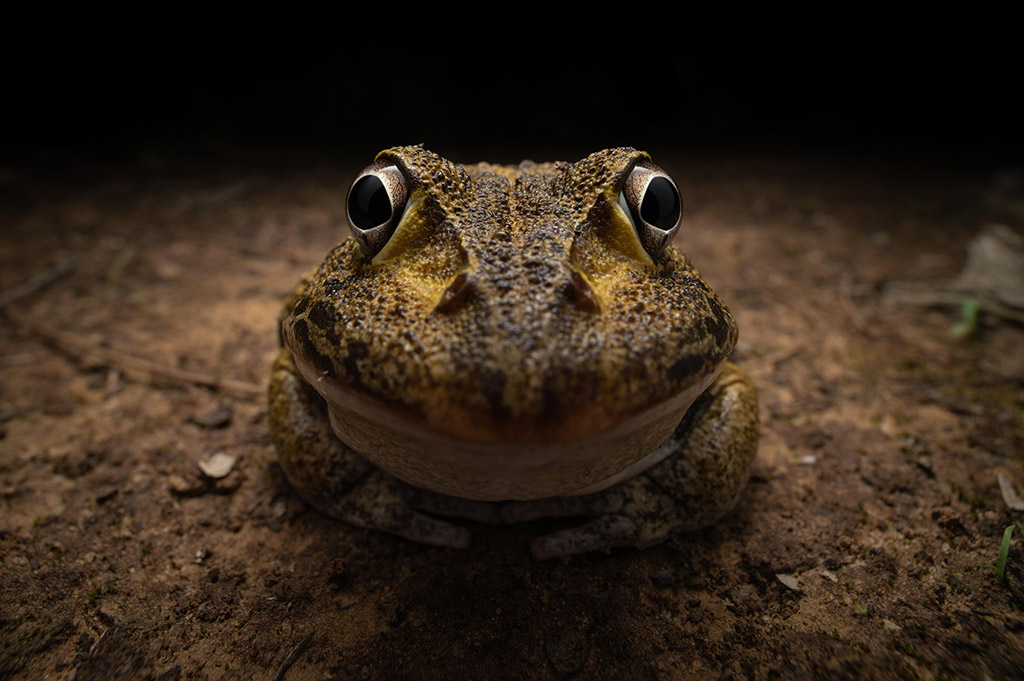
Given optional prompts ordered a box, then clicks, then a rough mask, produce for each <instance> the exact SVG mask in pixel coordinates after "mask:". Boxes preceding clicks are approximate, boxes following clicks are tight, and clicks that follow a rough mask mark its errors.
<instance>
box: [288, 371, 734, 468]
mask: <svg viewBox="0 0 1024 681" xmlns="http://www.w3.org/2000/svg"><path fill="white" fill-rule="evenodd" d="M293 356H294V359H295V364H296V366H297V367H298V369H299V372H300V373H301V374H302V375H303V377H304V378H305V379H306V381H308V382H309V384H310V385H311V386H312V387H313V389H314V390H316V391H317V392H318V393H319V394H320V396H321V397H323V398H324V400H325V401H326V402H327V404H328V406H329V407H331V408H332V409H340V410H341V411H343V412H349V413H353V414H357V415H358V416H360V417H361V418H363V419H366V420H367V421H370V422H372V423H377V424H380V426H381V427H384V428H389V429H393V430H396V431H402V432H405V433H407V434H408V435H409V436H410V437H416V438H419V439H423V440H436V441H438V442H439V443H441V442H445V443H462V444H470V443H472V444H476V445H479V446H480V447H482V448H484V449H489V450H492V451H495V452H501V451H509V452H511V451H517V450H520V449H523V448H524V447H537V446H544V445H553V446H559V445H571V444H576V443H579V442H582V441H586V440H593V439H600V438H609V437H611V438H615V437H620V436H621V435H622V434H623V433H629V432H633V431H636V430H637V429H640V428H643V427H644V425H645V424H646V423H650V422H653V421H658V420H660V419H662V418H663V417H664V416H665V415H666V414H671V413H677V412H679V411H680V410H683V411H685V410H686V409H687V408H689V406H690V404H692V403H693V401H694V400H695V399H696V398H697V396H698V395H700V394H701V393H703V392H704V391H705V390H706V389H707V387H708V386H709V385H711V383H712V382H713V381H714V380H715V378H717V377H718V374H719V373H721V371H722V368H723V367H724V366H725V362H726V360H725V359H723V360H722V361H721V362H720V363H719V364H718V365H717V366H716V367H714V368H713V369H712V370H711V371H710V372H709V373H707V374H705V375H704V376H702V377H699V378H698V379H697V380H695V381H694V382H693V383H691V384H690V385H689V386H687V387H686V388H684V389H683V390H681V391H680V392H678V393H676V394H674V395H672V396H670V397H669V398H667V399H665V400H663V401H661V402H658V403H655V404H652V405H649V406H647V407H646V408H644V409H642V410H640V411H638V412H637V413H634V414H631V415H628V416H626V417H625V418H621V419H619V420H617V421H610V420H608V419H606V418H605V419H598V420H595V419H591V418H589V417H588V416H587V415H586V414H579V415H577V416H576V417H575V418H573V417H572V416H571V415H570V416H569V417H567V418H564V419H562V420H561V421H560V422H559V423H554V424H553V423H551V422H550V421H549V420H545V421H544V422H538V423H536V424H534V423H522V422H505V423H498V424H495V423H494V422H493V419H491V418H490V416H489V415H488V416H486V417H485V416H483V415H478V414H472V413H466V412H464V411H453V412H452V413H451V414H449V415H447V418H446V417H444V416H441V417H435V419H434V421H433V422H431V421H429V420H427V419H425V418H424V417H423V416H422V415H420V414H418V413H415V412H414V411H413V410H411V409H407V408H403V407H401V406H396V405H394V404H389V403H386V402H384V401H383V400H380V399H378V398H376V397H374V396H373V395H369V394H367V393H366V392H364V391H360V390H359V389H358V388H355V387H352V386H348V385H345V384H343V383H342V382H341V381H339V380H338V379H337V378H336V377H335V376H333V375H332V374H330V373H326V372H323V371H321V370H319V369H317V368H316V367H315V366H314V365H313V363H312V362H310V361H308V360H305V359H303V358H302V357H300V356H298V355H294V353H293Z"/></svg>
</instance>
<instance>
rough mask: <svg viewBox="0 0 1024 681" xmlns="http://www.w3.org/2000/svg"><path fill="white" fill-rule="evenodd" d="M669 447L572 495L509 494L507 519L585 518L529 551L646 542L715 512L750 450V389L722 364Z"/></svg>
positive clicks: (727, 504)
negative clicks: (592, 489)
mask: <svg viewBox="0 0 1024 681" xmlns="http://www.w3.org/2000/svg"><path fill="white" fill-rule="evenodd" d="M673 442H674V445H673V446H674V449H675V450H676V451H675V453H674V454H672V455H670V456H669V457H668V458H666V459H665V460H663V461H661V462H660V463H658V464H656V465H655V466H653V467H652V468H650V469H648V470H646V471H644V472H643V473H641V474H640V475H637V476H636V477H634V478H631V479H629V480H625V481H623V482H621V483H619V484H617V485H614V486H612V487H609V488H608V489H606V490H604V491H602V492H597V493H596V494H588V495H584V496H578V497H562V498H555V499H539V500H536V501H521V502H509V503H506V504H505V505H504V506H503V507H502V517H503V519H504V520H505V521H506V522H510V523H517V522H525V521H529V520H534V519H537V518H547V517H568V516H584V517H589V518H591V520H590V521H589V522H586V523H584V524H583V525H580V526H579V527H574V528H570V529H567V530H562V531H560V532H555V533H553V534H549V535H547V536H544V537H540V538H539V539H536V540H534V542H533V544H532V545H531V547H530V548H531V551H532V553H533V555H534V557H535V558H537V559H538V560H544V559H547V558H559V557H566V556H571V555H574V554H578V553H587V552H590V551H607V550H609V549H612V548H616V547H624V546H633V547H637V548H645V547H647V546H652V545H654V544H658V543H660V542H663V541H665V540H666V539H668V538H669V537H671V536H673V535H674V534H676V533H679V532H690V531H693V530H697V529H700V528H702V527H706V526H707V525H710V524H711V523H713V522H715V521H716V520H718V519H719V518H720V517H721V516H722V515H724V514H725V513H726V512H727V511H728V510H729V509H731V508H732V507H733V506H734V505H735V504H736V501H737V500H738V499H739V495H740V492H741V491H742V489H743V486H744V485H745V484H746V481H747V475H748V471H749V469H750V464H751V462H752V461H753V459H754V455H755V453H756V452H757V397H756V394H755V391H754V387H753V385H752V384H751V382H750V379H749V378H747V376H746V374H744V373H743V372H742V371H740V370H739V369H738V368H737V367H736V366H735V365H733V364H727V365H726V367H725V369H724V370H723V371H722V373H721V375H720V376H719V377H718V379H716V381H715V382H714V383H713V384H712V385H711V387H709V388H708V390H707V391H706V392H705V393H704V394H703V395H701V396H700V397H699V398H698V399H697V400H696V401H695V402H694V404H693V406H692V407H690V409H689V411H687V413H686V415H685V416H684V417H683V420H682V422H681V423H680V424H679V426H678V427H677V428H676V430H675V432H674V433H673V434H672V438H671V439H670V443H673Z"/></svg>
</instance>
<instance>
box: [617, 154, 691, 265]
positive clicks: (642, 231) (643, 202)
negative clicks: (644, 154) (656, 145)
mask: <svg viewBox="0 0 1024 681" xmlns="http://www.w3.org/2000/svg"><path fill="white" fill-rule="evenodd" d="M619 207H620V208H622V211H623V212H624V213H625V214H626V215H627V216H628V217H629V220H630V222H632V223H633V228H634V229H635V230H636V234H637V237H639V239H640V243H642V244H643V246H644V250H646V251H647V253H648V254H649V255H650V256H651V257H652V258H653V257H657V256H658V255H660V254H661V253H662V251H664V250H665V247H666V246H668V244H669V243H670V242H671V241H672V238H673V237H674V236H675V235H676V232H678V231H679V224H680V222H681V221H682V217H683V201H682V198H681V197H680V196H679V189H678V188H677V187H676V183H675V182H673V181H672V178H671V177H669V176H668V174H667V173H666V172H665V171H664V170H662V169H661V168H659V167H658V166H656V165H654V164H653V163H643V162H642V163H638V164H637V165H635V166H633V169H632V170H631V171H630V172H629V175H627V176H626V179H625V180H624V181H623V183H622V189H621V190H620V191H619Z"/></svg>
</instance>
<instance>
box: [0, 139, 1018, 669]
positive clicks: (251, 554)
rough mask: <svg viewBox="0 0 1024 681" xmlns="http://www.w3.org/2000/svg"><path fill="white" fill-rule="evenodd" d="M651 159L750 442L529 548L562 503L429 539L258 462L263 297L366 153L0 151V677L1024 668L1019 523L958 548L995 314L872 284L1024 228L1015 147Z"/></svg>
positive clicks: (995, 382) (993, 424)
mask: <svg viewBox="0 0 1024 681" xmlns="http://www.w3.org/2000/svg"><path fill="white" fill-rule="evenodd" d="M437 151H439V152H442V153H443V152H445V151H446V150H444V149H437ZM651 151H652V152H653V153H654V155H655V158H656V159H657V161H658V162H659V163H660V164H661V165H663V166H665V167H666V168H667V169H669V170H670V171H671V172H672V173H673V175H674V177H675V179H676V180H677V182H678V184H679V185H680V187H681V189H682V191H683V195H684V199H685V201H686V206H687V213H686V216H685V219H684V220H685V221H684V226H683V229H682V230H681V234H680V236H679V237H678V240H677V243H678V244H679V245H680V247H681V248H682V249H683V250H684V251H686V252H687V253H688V254H689V255H690V256H691V257H692V259H693V260H694V261H695V263H696V264H697V266H698V267H699V268H700V269H701V271H702V273H703V274H704V276H705V279H706V280H707V281H708V282H709V283H710V284H711V285H712V287H714V288H715V289H716V290H717V291H718V292H719V293H720V294H721V295H722V297H723V298H724V299H725V300H726V302H727V303H728V304H729V305H730V307H731V308H732V310H733V312H734V313H735V315H736V317H737V319H738V322H739V326H740V337H741V340H740V344H739V346H738V347H737V349H736V353H735V357H734V359H735V360H736V361H737V362H738V363H740V364H741V365H743V366H744V367H746V369H747V371H749V372H750V373H751V375H752V376H753V378H754V380H755V382H756V383H757V385H758V388H759V391H760V399H761V420H762V439H761V446H760V451H759V455H758V459H757V461H756V463H755V465H754V470H753V476H752V479H751V481H750V484H749V486H748V488H747V490H746V493H745V495H744V497H743V498H742V500H741V502H740V504H739V506H738V507H737V508H736V510H735V511H734V512H733V513H731V514H730V515H729V516H728V517H727V518H726V519H725V520H723V521H722V522H721V523H719V524H718V525H716V526H714V527H712V528H710V529H707V530H705V531H702V532H698V533H695V534H692V535H685V536H680V537H678V538H677V539H675V540H673V541H671V542H669V543H667V544H664V545H661V546H657V547H654V548H651V549H648V550H646V551H642V552H641V551H637V550H616V551H613V552H611V553H610V554H598V555H590V556H584V557H577V558H573V559H571V560H568V561H564V562H559V561H549V562H536V561H534V560H533V559H532V558H531V557H530V555H529V552H528V546H529V542H530V540H531V538H533V537H535V536H537V535H539V534H541V533H544V532H548V531H551V530H552V529H554V528H557V527H559V526H562V525H564V524H565V523H564V522H561V521H544V522H538V523H532V524H528V525H524V526H516V527H489V526H473V528H472V529H473V531H474V538H475V540H474V544H473V545H472V546H471V547H470V548H469V549H467V550H464V551H455V550H441V549H435V548H429V547H424V546H418V545H414V544H412V543H409V542H406V541H403V540H400V539H396V538H393V537H390V536H386V535H383V534H377V533H372V532H366V531H362V530H357V529H353V528H350V527H347V526H344V525H341V524H339V523H337V522H335V521H332V520H330V519H329V518H327V517H325V516H324V515H322V514H320V513H319V512H317V511H315V510H312V509H311V508H310V507H308V506H307V505H306V504H305V503H303V502H302V500H301V499H299V498H298V497H297V496H296V495H295V493H294V492H292V491H291V489H290V488H289V486H288V483H287V481H286V480H285V479H284V477H283V474H282V472H281V469H280V467H279V466H278V464H277V457H276V454H275V452H274V449H273V446H272V444H271V440H270V436H269V433H268V430H267V413H266V406H265V400H264V397H263V391H264V389H265V385H266V380H267V376H268V370H269V367H270V363H271V361H272V357H273V355H274V352H275V349H276V344H277V339H276V335H275V323H276V315H277V312H278V308H279V305H280V303H281V301H282V299H283V298H284V296H285V295H286V294H287V292H288V291H289V290H290V288H291V287H292V286H293V284H294V283H295V282H296V281H297V279H298V277H299V276H300V274H301V273H302V272H303V271H305V270H306V269H307V268H309V267H310V266H312V265H314V264H316V263H318V262H319V261H320V260H321V258H322V257H323V255H324V254H325V253H326V252H327V250H328V249H329V248H331V247H332V246H333V245H334V244H336V243H337V242H338V241H339V240H340V239H342V238H344V237H346V236H347V233H346V228H345V227H344V226H343V225H344V195H345V190H346V189H347V186H348V183H349V182H350V180H351V178H352V175H353V173H354V172H355V171H357V170H358V169H359V168H360V167H361V166H362V165H364V160H363V159H356V160H353V161H352V163H351V164H348V163H344V164H343V163H336V162H334V163H328V162H325V161H323V160H322V159H319V160H317V159H306V158H285V159H282V158H274V157H270V156H262V157H255V158H253V157H246V158H231V159H218V160H215V161H209V160H208V161H205V162H201V163H200V162H196V161H187V162H186V161H180V160H175V159H172V158H169V157H163V158H161V157H156V156H153V157H148V158H146V159H144V160H142V161H140V162H138V163H133V164H118V165H107V166H95V165H92V166H90V165H83V164H78V165H73V166H70V167H64V168H62V169H61V170H60V171H59V172H57V171H49V172H38V171H35V170H28V169H24V168H7V169H5V170H4V171H3V173H2V174H0V211H2V212H0V222H2V225H3V227H2V237H0V290H2V291H10V290H12V289H13V288H14V287H15V286H17V285H19V284H22V283H23V282H26V281H29V280H31V279H32V278H33V277H34V276H35V275H37V274H40V273H46V272H49V273H51V274H53V275H54V276H53V277H52V278H53V281H51V282H49V283H48V284H47V285H45V286H44V287H42V288H39V289H38V290H36V291H34V292H32V293H29V294H28V295H26V296H23V297H21V298H20V299H19V300H17V301H16V302H14V303H12V304H11V305H9V306H8V307H7V308H6V309H5V310H4V312H5V313H6V315H5V316H6V319H4V320H2V321H0V493H2V506H0V593H2V594H3V596H2V598H0V678H12V679H40V678H51V679H73V678H74V679H101V678H134V679H161V680H173V679H249V678H256V679H268V680H269V679H290V680H299V679H316V680H320V679H328V678H332V679H435V678H448V679H474V680H486V679H552V678H579V679H623V680H628V679H689V678H700V679H706V678H721V679H747V678H750V679H771V678H786V679H820V678H831V679H847V678H849V679H854V678H856V679H861V678H864V679H872V678H879V679H883V678H884V679H889V678H921V679H936V678H938V679H944V678H962V679H985V678H991V679H1011V678H1024V671H1022V670H1024V586H1022V584H1024V580H1022V579H1021V574H1022V573H1021V566H1022V564H1024V555H1022V551H1021V548H1020V546H1021V543H1020V542H1021V540H1020V536H1021V530H1020V529H1018V530H1017V533H1016V534H1015V535H1014V538H1013V541H1012V546H1011V549H1010V553H1009V560H1008V563H1007V566H1008V567H1007V576H1006V580H1005V582H1000V581H999V579H998V577H997V575H996V572H995V571H994V570H992V569H991V568H988V567H986V564H990V563H994V562H996V559H997V555H998V553H999V548H1000V539H1001V537H1002V534H1003V530H1004V528H1005V527H1006V526H1008V525H1009V524H1011V523H1016V524H1017V526H1018V528H1021V527H1024V512H1022V511H1020V510H1017V511H1014V510H1012V509H1011V508H1010V504H1012V503H1013V502H1012V495H1011V496H1009V497H1008V496H1007V494H1005V493H1003V492H1001V489H1000V485H999V482H998V475H1000V474H1001V475H1002V476H1003V478H1004V481H1005V482H1006V483H1009V487H1012V488H1014V489H1016V490H1018V491H1021V490H1024V446H1022V444H1024V327H1022V325H1020V324H1019V323H1014V322H1012V321H1008V320H1005V319H1000V318H997V317H995V316H993V315H987V314H983V315H982V317H981V323H980V325H979V326H978V327H977V328H976V329H974V331H973V333H970V334H968V335H967V336H966V337H960V338H957V337H953V336H952V335H951V334H950V328H951V327H952V326H953V325H954V324H955V323H956V322H957V321H958V320H959V319H960V312H959V311H958V310H957V309H956V307H950V306H945V307H943V306H931V307H928V306H921V305H909V304H900V303H898V302H893V300H892V295H891V292H892V291H893V290H894V289H895V287H896V285H916V286H919V287H925V288H926V290H927V289H937V288H938V287H939V286H941V285H942V284H943V283H945V282H948V281H950V280H951V279H953V278H954V277H955V276H956V275H957V273H958V272H959V271H960V270H961V268H962V267H963V265H964V262H965V258H966V253H967V245H968V243H969V242H970V240H971V239H972V238H973V237H974V236H976V235H977V234H978V233H979V232H980V231H981V230H983V229H985V228H986V227H987V226H989V225H991V224H1005V225H1008V226H1009V227H1010V228H1011V229H1015V230H1016V231H1017V232H1018V233H1022V227H1024V190H1022V175H1021V173H1020V170H1019V169H1017V170H1014V169H1006V168H998V167H990V166H978V167H965V168H960V169H954V168H953V167H952V165H950V164H946V165H938V164H917V165H914V166H909V165H906V164H904V163H900V162H888V163H881V162H869V161H857V160H847V159H837V158H832V159H824V158H811V157H805V158H802V159H796V158H783V157H775V156H763V157H754V156H748V157H739V158H731V159H723V158H715V159H711V158H707V159H700V158H697V159H694V158H679V159H672V158H664V154H662V155H660V156H659V155H658V153H657V150H651ZM462 160H465V161H476V160H478V159H462ZM537 160H542V159H537ZM62 265H65V266H64V267H63V268H61V266H62ZM55 268H57V269H56V270H55ZM57 275H60V276H57ZM137 359H144V360H148V361H149V362H152V363H154V364H153V365H152V366H147V365H144V364H140V363H139V362H138V361H137ZM211 381H212V382H214V383H217V382H219V384H218V387H209V386H206V385H202V384H201V383H203V382H211ZM231 381H233V382H231ZM217 453H224V454H227V455H229V456H232V457H237V460H236V462H235V464H234V466H233V468H231V470H230V472H229V473H228V474H227V475H226V476H224V477H222V478H217V479H213V478H210V477H207V476H206V475H204V474H203V473H202V472H201V470H200V468H199V464H200V462H204V461H207V460H208V459H210V457H212V456H213V455H215V454H217ZM1008 498H1009V499H1010V500H1011V501H1008V500H1007V499H1008Z"/></svg>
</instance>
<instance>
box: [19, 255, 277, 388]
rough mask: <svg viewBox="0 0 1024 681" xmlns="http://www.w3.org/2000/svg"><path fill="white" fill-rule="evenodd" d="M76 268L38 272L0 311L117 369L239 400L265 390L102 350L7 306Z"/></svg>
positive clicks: (24, 328)
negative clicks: (136, 372)
mask: <svg viewBox="0 0 1024 681" xmlns="http://www.w3.org/2000/svg"><path fill="white" fill-rule="evenodd" d="M76 266H77V263H76V262H75V260H74V258H69V259H68V260H65V261H64V262H62V263H60V264H59V265H57V266H55V267H53V268H51V269H49V270H46V271H44V272H41V273H39V274H37V275H36V276H34V277H32V278H31V279H29V280H27V281H25V282H24V283H22V284H19V285H17V286H15V287H14V288H12V289H8V290H7V291H5V292H3V293H2V294H0V310H2V312H3V314H4V315H5V316H6V317H7V319H9V320H10V321H11V323H13V324H14V325H15V326H17V327H18V328H20V329H21V330H22V331H25V332H27V333H30V334H35V335H37V336H41V337H42V338H43V340H45V341H47V342H49V343H51V344H53V345H56V346H57V347H58V348H60V349H62V350H64V351H66V352H70V353H72V354H76V353H88V354H91V355H94V356H98V357H100V358H101V359H102V360H103V361H105V362H108V363H109V364H111V365H112V366H114V367H116V368H119V369H131V370H134V371H142V372H146V373H148V374H150V375H151V376H156V377H158V378H163V379H166V380H169V381H174V382H176V383H190V384H194V385H204V386H207V387H209V388H214V389H216V390H220V391H223V392H227V393H231V394H234V395H237V396H239V397H262V396H263V395H265V394H266V389H265V388H264V387H263V386H261V385H257V384H255V383H249V382H246V381H238V380H235V379H231V378H218V377H217V376H214V375H213V374H209V373H205V372H201V371H188V370H185V369H175V368H173V367H168V366H165V365H163V364H160V363H158V362H154V361H152V360H148V359H143V358H142V357H136V356H134V355H129V354H126V353H123V352H118V351H117V350H111V349H110V348H105V347H103V346H102V345H98V344H96V343H93V342H90V341H88V340H85V339H84V338H81V337H80V336H77V335H75V334H72V333H67V332H65V331H60V330H58V329H55V328H53V327H52V326H50V325H49V324H46V323H44V322H38V321H34V320H31V319H28V318H27V317H26V316H25V315H23V314H21V312H19V311H18V310H16V309H15V308H14V307H13V306H11V303H12V302H14V301H16V300H18V299H20V298H23V297H25V296H26V295H28V294H30V293H32V292H33V291H37V290H39V289H40V288H42V287H44V286H46V285H47V284H49V283H51V282H53V281H55V280H56V279H59V278H60V277H62V276H64V275H65V274H67V273H68V272H70V271H71V270H73V269H74V268H75V267H76Z"/></svg>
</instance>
